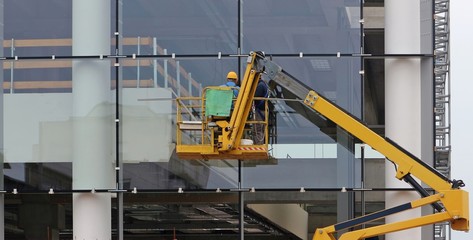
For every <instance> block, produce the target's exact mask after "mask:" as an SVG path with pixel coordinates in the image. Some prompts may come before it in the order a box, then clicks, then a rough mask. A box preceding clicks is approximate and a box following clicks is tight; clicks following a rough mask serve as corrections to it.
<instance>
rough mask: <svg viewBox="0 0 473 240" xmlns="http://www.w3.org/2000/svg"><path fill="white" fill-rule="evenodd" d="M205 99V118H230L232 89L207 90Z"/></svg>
mask: <svg viewBox="0 0 473 240" xmlns="http://www.w3.org/2000/svg"><path fill="white" fill-rule="evenodd" d="M205 97H206V101H205V116H220V117H228V116H230V111H231V108H232V100H233V91H232V90H231V89H228V90H224V89H207V90H206V92H205Z"/></svg>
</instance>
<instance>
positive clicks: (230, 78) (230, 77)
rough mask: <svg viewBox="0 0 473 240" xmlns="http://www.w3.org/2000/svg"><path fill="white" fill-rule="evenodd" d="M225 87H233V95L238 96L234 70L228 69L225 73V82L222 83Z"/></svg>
mask: <svg viewBox="0 0 473 240" xmlns="http://www.w3.org/2000/svg"><path fill="white" fill-rule="evenodd" d="M223 86H227V87H231V88H232V89H233V95H234V97H237V96H238V92H239V89H240V88H239V87H238V75H237V74H236V72H234V71H230V72H228V74H227V82H226V83H225V84H224V85H223Z"/></svg>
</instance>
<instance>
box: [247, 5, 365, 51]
mask: <svg viewBox="0 0 473 240" xmlns="http://www.w3.org/2000/svg"><path fill="white" fill-rule="evenodd" d="M359 12H360V11H359V1H336V2H334V1H332V0H317V1H309V0H297V1H284V0H273V1H245V2H244V4H243V27H242V29H243V32H242V34H243V52H248V51H265V52H267V53H299V52H303V53H306V54H307V53H312V54H320V53H332V54H335V53H337V52H341V53H359V51H360V30H359V28H360V25H359V18H360V17H359V16H360V14H359Z"/></svg>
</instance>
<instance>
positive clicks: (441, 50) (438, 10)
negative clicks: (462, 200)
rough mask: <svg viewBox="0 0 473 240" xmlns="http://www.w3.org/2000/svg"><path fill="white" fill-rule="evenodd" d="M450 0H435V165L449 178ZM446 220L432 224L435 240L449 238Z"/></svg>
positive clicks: (448, 227) (446, 239)
mask: <svg viewBox="0 0 473 240" xmlns="http://www.w3.org/2000/svg"><path fill="white" fill-rule="evenodd" d="M449 4H450V1H449V0H435V2H434V37H435V41H434V78H435V88H434V89H435V103H434V104H435V108H434V116H435V160H434V167H435V168H436V169H437V170H438V171H439V172H441V173H442V174H444V175H445V176H447V177H448V178H450V167H451V166H450V153H451V145H450V129H451V127H450V74H449V70H450V56H449V49H450V46H449V39H450V28H449V18H450V17H449ZM449 224H450V223H449V222H443V223H438V224H435V226H434V239H435V240H448V239H449V236H450V226H449Z"/></svg>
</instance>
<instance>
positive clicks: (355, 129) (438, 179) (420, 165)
mask: <svg viewBox="0 0 473 240" xmlns="http://www.w3.org/2000/svg"><path fill="white" fill-rule="evenodd" d="M264 63H265V73H266V74H267V75H268V77H269V78H270V79H272V80H273V81H275V82H276V83H277V84H279V85H284V86H290V87H291V88H292V91H293V92H295V93H299V95H303V94H304V93H306V94H307V95H306V96H305V99H304V100H303V103H304V104H305V105H306V106H307V107H309V108H310V109H312V110H315V111H316V112H317V113H319V114H320V115H322V116H323V117H325V118H327V119H329V120H331V121H333V122H334V123H336V124H337V125H338V126H340V127H341V128H343V129H345V130H346V131H347V132H349V133H351V134H352V135H353V136H355V137H357V138H358V139H359V140H361V141H362V142H364V143H366V144H368V145H370V146H371V147H372V148H374V149H376V150H377V151H378V152H379V153H381V154H383V155H384V156H385V157H386V158H387V159H389V160H390V161H392V162H393V163H395V164H396V167H397V172H396V178H398V179H400V180H404V181H406V182H408V183H410V184H411V185H412V186H413V187H414V188H415V189H416V190H417V191H418V192H419V193H420V195H421V196H422V198H421V199H419V200H416V201H413V202H410V203H406V204H403V205H400V206H397V207H394V208H391V209H386V210H383V211H380V212H376V213H373V214H371V215H366V216H362V217H360V218H355V219H353V220H350V221H347V222H343V223H339V224H335V225H332V226H329V227H326V228H321V229H317V230H316V232H315V235H314V240H334V239H335V237H334V236H333V234H334V233H335V232H336V231H339V230H342V229H346V228H351V227H353V226H356V225H360V224H363V223H365V222H369V221H372V220H375V219H379V218H384V217H385V216H387V215H390V214H394V213H397V212H400V211H405V210H409V209H412V208H416V207H420V206H423V205H428V204H431V205H433V206H434V208H436V210H437V212H438V213H436V214H432V215H427V216H422V217H419V218H415V219H409V220H406V221H401V222H396V223H390V224H386V225H382V226H378V227H371V228H366V229H361V230H357V231H352V232H348V233H346V234H343V235H342V236H341V237H340V239H350V240H352V239H363V238H367V237H371V236H378V235H382V234H385V233H389V232H394V231H400V230H403V229H408V228H414V227H418V226H423V225H428V224H433V223H437V222H443V221H451V223H452V224H451V227H452V229H454V230H461V231H468V230H469V209H468V192H466V191H464V190H461V189H460V187H463V186H464V184H463V182H462V181H461V180H458V181H451V180H449V179H448V178H446V177H445V176H443V175H442V174H441V173H439V172H437V171H436V170H435V169H433V168H432V167H430V166H429V165H427V164H425V163H424V162H422V161H421V160H419V159H418V158H416V157H415V156H414V155H412V154H410V153H409V152H407V151H406V150H404V149H403V148H402V147H400V146H398V145H397V144H395V143H394V142H392V141H390V140H389V139H386V138H383V137H381V136H379V135H378V134H377V133H375V132H374V131H372V130H371V129H370V128H368V127H367V126H365V125H364V124H363V123H362V122H361V121H360V120H359V119H357V118H356V117H354V116H352V115H351V114H349V113H347V112H345V111H344V110H343V109H342V108H341V107H339V106H337V105H335V104H334V103H332V102H330V101H329V100H327V99H325V98H324V97H322V96H321V95H320V94H318V93H317V92H315V91H313V90H307V87H306V86H304V85H303V84H301V83H300V82H298V81H297V80H296V79H294V78H293V77H292V76H291V75H289V74H287V73H286V72H284V71H283V70H282V68H281V67H280V66H279V65H277V64H275V63H274V62H272V61H269V60H267V59H264ZM307 91H308V92H307ZM301 93H302V94H301ZM412 176H415V177H417V178H418V179H419V180H421V181H422V182H424V183H425V184H427V185H429V186H430V187H431V188H433V189H434V190H435V191H436V192H437V194H434V195H432V196H430V195H429V194H428V192H427V191H426V190H425V189H424V188H423V187H422V186H421V185H420V184H419V183H417V182H416V181H415V180H414V178H413V177H412ZM440 203H442V205H443V207H442V206H441V204H440Z"/></svg>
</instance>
